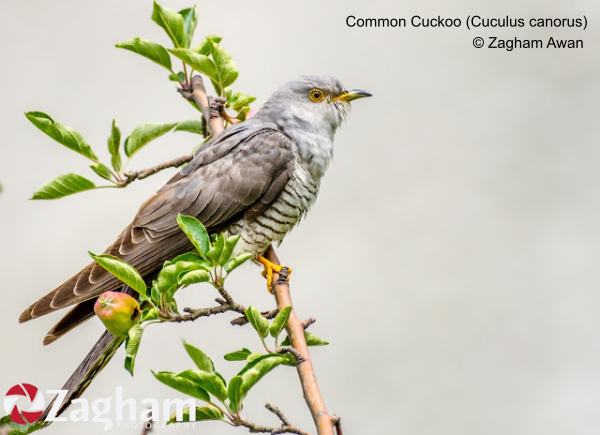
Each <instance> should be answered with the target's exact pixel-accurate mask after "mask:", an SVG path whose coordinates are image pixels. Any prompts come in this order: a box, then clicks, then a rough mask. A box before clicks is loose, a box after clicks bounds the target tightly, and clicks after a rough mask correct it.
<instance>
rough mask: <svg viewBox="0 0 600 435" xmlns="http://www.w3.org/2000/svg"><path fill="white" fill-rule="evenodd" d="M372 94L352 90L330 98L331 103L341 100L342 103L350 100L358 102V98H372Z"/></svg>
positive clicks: (360, 90)
mask: <svg viewBox="0 0 600 435" xmlns="http://www.w3.org/2000/svg"><path fill="white" fill-rule="evenodd" d="M372 96H373V94H370V93H369V92H367V91H363V90H362V89H352V90H351V91H346V92H344V93H343V94H341V95H339V96H337V97H335V98H332V99H331V101H335V100H342V101H344V102H346V103H347V102H349V101H352V100H358V99H359V98H365V97H372Z"/></svg>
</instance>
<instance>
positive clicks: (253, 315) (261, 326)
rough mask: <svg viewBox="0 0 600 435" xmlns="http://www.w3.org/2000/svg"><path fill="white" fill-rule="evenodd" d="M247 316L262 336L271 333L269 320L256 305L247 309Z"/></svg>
mask: <svg viewBox="0 0 600 435" xmlns="http://www.w3.org/2000/svg"><path fill="white" fill-rule="evenodd" d="M246 318H247V319H248V321H249V322H250V324H251V325H252V327H253V328H254V329H255V330H256V332H258V335H260V336H261V337H262V338H265V337H266V336H267V335H268V334H269V321H268V320H267V319H265V318H264V317H263V316H262V315H261V314H260V311H258V310H257V309H256V307H252V306H251V307H249V308H248V309H247V310H246Z"/></svg>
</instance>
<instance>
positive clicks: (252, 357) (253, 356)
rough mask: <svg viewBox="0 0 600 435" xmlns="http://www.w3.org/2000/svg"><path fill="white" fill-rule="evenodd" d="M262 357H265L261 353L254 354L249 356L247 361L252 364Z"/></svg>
mask: <svg viewBox="0 0 600 435" xmlns="http://www.w3.org/2000/svg"><path fill="white" fill-rule="evenodd" d="M261 356H263V354H262V353H260V352H252V353H251V354H250V355H248V358H246V359H247V360H248V362H249V363H251V362H252V361H254V360H255V359H258V358H260V357H261Z"/></svg>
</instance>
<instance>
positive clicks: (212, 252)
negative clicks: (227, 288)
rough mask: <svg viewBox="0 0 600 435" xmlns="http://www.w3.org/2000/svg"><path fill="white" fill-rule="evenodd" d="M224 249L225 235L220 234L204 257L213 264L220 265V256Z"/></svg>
mask: <svg viewBox="0 0 600 435" xmlns="http://www.w3.org/2000/svg"><path fill="white" fill-rule="evenodd" d="M224 248H225V234H224V233H221V234H219V236H218V237H217V240H216V241H215V242H214V243H213V245H212V247H211V248H210V249H209V250H208V253H207V254H206V256H207V257H208V258H209V259H210V260H212V262H213V264H215V265H216V264H220V262H219V260H220V259H221V254H222V253H223V249H224Z"/></svg>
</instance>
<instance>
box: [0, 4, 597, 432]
mask: <svg viewBox="0 0 600 435" xmlns="http://www.w3.org/2000/svg"><path fill="white" fill-rule="evenodd" d="M192 2H193V0H169V1H165V2H164V4H165V5H166V6H168V7H171V8H173V9H177V10H178V9H182V8H184V7H188V6H190V5H191V4H193V3H192ZM2 3H3V4H2V13H1V14H0V41H2V42H1V44H2V53H3V56H2V58H3V65H4V66H3V68H2V69H1V70H0V95H1V96H2V103H1V104H0V119H1V122H2V129H0V147H1V148H0V150H1V154H0V181H1V182H2V185H3V186H4V191H3V193H2V194H1V195H0V244H1V246H2V250H1V251H0V263H1V265H2V266H1V267H2V294H3V295H4V296H3V299H2V316H1V317H0V329H1V331H2V351H1V352H0V354H1V355H2V357H1V358H0V361H1V362H0V364H1V366H0V367H1V371H0V393H2V392H3V391H6V390H7V389H8V388H9V387H10V386H12V385H14V384H15V383H18V382H29V383H32V384H35V385H37V386H38V387H40V388H41V389H42V390H48V389H57V388H60V387H61V386H62V384H63V381H64V380H65V379H66V378H67V377H68V376H69V375H70V374H71V372H72V370H73V369H74V368H75V367H76V366H77V364H78V363H79V361H80V360H81V358H82V357H83V356H84V355H85V354H86V353H87V351H88V349H89V348H90V347H91V345H92V343H93V342H95V340H96V338H97V336H99V335H100V333H101V332H102V330H103V327H102V325H101V323H100V322H99V321H97V320H95V319H92V320H91V321H89V322H87V323H86V324H85V325H84V326H82V327H80V328H78V329H77V330H75V331H73V332H72V333H70V334H69V335H67V336H65V337H64V338H62V339H61V340H59V341H58V342H56V343H55V344H53V345H52V346H49V347H46V348H44V347H42V345H41V342H42V338H43V336H44V334H45V332H46V330H48V329H49V328H50V327H51V326H52V325H53V324H54V323H55V322H56V321H57V320H58V319H59V316H58V315H54V316H48V317H45V318H42V319H39V320H37V321H33V322H31V323H28V324H24V325H19V324H18V323H17V318H18V316H19V314H20V312H21V311H22V310H23V309H24V308H26V307H27V306H28V305H29V304H30V303H31V302H33V301H34V300H36V299H38V298H39V297H41V296H42V295H43V294H45V293H46V292H47V291H50V290H52V289H53V288H54V287H55V286H57V285H59V284H60V283H62V282H63V281H64V280H66V279H67V278H69V277H70V276H71V275H72V274H74V273H75V272H77V271H78V270H79V269H80V268H82V267H83V266H85V265H86V264H87V263H88V262H89V257H88V255H87V251H88V250H91V251H93V252H100V251H102V250H103V249H104V248H105V247H106V246H108V245H109V244H110V243H111V242H112V241H113V239H114V238H115V237H116V235H118V234H119V233H120V231H121V229H122V228H123V227H124V226H125V225H126V224H127V223H128V222H129V221H130V219H131V218H132V217H133V215H134V214H135V212H136V210H137V208H138V206H139V205H140V204H141V202H142V201H143V200H144V199H145V198H146V197H147V196H148V195H150V194H151V193H152V192H153V191H155V190H156V189H157V188H158V187H159V186H160V185H161V184H162V183H163V182H164V181H165V180H166V179H168V178H169V177H170V176H171V175H172V173H173V171H174V170H171V171H170V172H169V171H165V172H164V173H161V174H160V175H158V176H155V177H152V178H150V179H147V180H145V181H141V182H136V183H134V184H133V185H132V186H130V187H129V188H127V189H124V190H113V189H108V190H100V191H94V192H88V193H82V194H78V195H75V196H72V197H68V198H65V199H62V200H58V201H47V202H43V201H37V202H33V201H28V200H27V198H28V197H30V195H31V193H32V192H33V191H34V190H35V189H36V188H37V187H38V186H40V185H41V184H42V183H43V182H45V181H46V180H48V179H50V178H52V177H54V176H55V175H58V174H60V173H67V172H77V173H81V174H83V175H86V176H90V178H93V177H94V175H93V174H92V173H91V171H90V170H89V169H88V168H87V167H86V160H85V159H84V158H83V157H80V156H78V155H76V154H75V153H73V152H70V151H69V150H67V149H66V148H63V147H61V146H60V145H58V144H56V143H55V142H53V141H52V140H51V139H49V138H47V137H46V136H45V135H43V134H42V133H41V132H39V131H38V130H37V129H36V128H34V127H33V126H32V125H31V124H30V123H29V122H28V121H27V120H26V118H25V117H24V116H23V112H25V111H29V110H42V111H45V112H47V113H49V114H50V115H51V116H53V117H54V118H55V119H56V120H59V121H60V122H63V123H65V124H67V125H70V126H72V127H74V128H76V129H77V130H79V131H80V132H81V133H82V134H83V135H84V136H85V137H86V139H87V140H88V141H89V142H90V143H91V144H92V145H93V146H94V149H95V150H96V151H97V153H98V154H99V155H100V156H101V157H102V158H104V159H107V152H106V145H105V144H106V137H107V135H108V132H109V127H110V123H111V120H112V119H113V117H114V118H116V119H117V122H118V124H119V125H120V127H121V128H122V130H123V133H124V135H126V134H129V133H130V132H131V130H132V129H133V128H134V127H135V126H136V125H138V124H141V123H144V122H149V121H179V120H184V119H190V118H193V117H194V116H196V115H197V113H196V112H195V111H193V110H192V109H191V108H190V107H189V105H188V104H187V103H185V102H184V101H183V100H182V99H181V98H180V97H179V95H178V94H177V93H176V92H175V86H174V84H173V83H171V82H169V81H168V80H167V79H166V74H165V70H163V69H162V68H161V67H159V66H157V65H154V64H153V63H151V62H150V61H148V60H146V59H143V58H141V57H139V56H137V55H135V54H133V53H130V52H127V51H124V50H119V49H116V48H114V44H115V43H118V42H121V41H123V40H125V39H128V38H131V37H135V36H140V37H143V38H146V39H150V40H154V41H157V42H161V43H164V44H167V42H168V40H167V38H166V36H165V35H164V33H163V31H162V29H160V28H159V27H157V26H156V25H155V24H154V23H153V22H152V21H151V20H150V15H151V10H152V3H151V2H150V1H149V0H135V1H127V2H123V1H116V0H110V1H102V2H100V1H88V0H86V1H65V0H53V1H44V0H35V1H34V0H20V1H18V2H2ZM199 6H200V14H201V17H200V22H199V25H198V30H197V32H196V34H197V39H199V38H200V37H201V36H202V35H205V34H208V33H216V34H219V35H222V36H223V37H224V39H223V45H224V46H225V48H226V49H227V50H228V51H229V52H230V53H231V54H232V56H233V58H234V60H235V61H236V63H237V65H238V68H239V70H240V78H239V80H238V81H237V82H236V83H235V85H234V88H235V89H236V90H239V91H243V92H246V93H249V94H252V95H256V96H257V97H258V101H257V104H259V103H260V102H262V101H264V100H265V99H266V98H267V97H268V95H269V94H270V93H271V92H272V91H273V90H274V89H275V88H276V87H277V86H278V85H280V84H282V83H284V82H286V81H288V80H291V79H294V78H296V77H298V76H300V75H304V74H327V75H333V76H336V77H338V78H339V79H341V80H342V81H343V82H344V83H345V84H346V85H347V86H348V87H349V88H363V89H367V90H369V91H371V92H372V93H373V94H374V95H375V97H374V98H372V99H369V100H361V101H359V102H357V103H356V104H355V105H354V106H355V107H354V110H353V113H352V115H351V116H350V119H349V120H348V122H347V124H346V125H345V126H344V127H343V128H342V130H341V131H340V132H339V134H338V136H337V138H336V157H335V160H334V163H333V164H332V166H331V168H330V170H329V172H328V174H327V175H326V177H325V179H324V181H323V184H322V190H321V193H320V196H319V200H318V201H317V204H316V206H315V207H314V209H313V210H312V212H311V213H309V215H308V217H307V219H306V220H305V221H304V222H303V223H302V224H301V225H300V226H299V227H298V228H297V229H296V230H295V231H294V232H293V233H292V234H291V235H290V236H289V237H288V238H287V239H286V240H285V242H284V243H283V245H282V247H281V248H280V249H279V250H278V253H279V256H280V257H281V258H282V259H283V261H284V262H285V263H286V264H289V265H290V266H292V267H293V268H294V274H293V276H292V291H293V296H294V301H295V304H296V309H297V311H298V313H299V315H300V316H301V317H304V318H306V317H309V316H314V317H316V318H317V323H316V324H315V325H314V326H313V327H312V331H313V332H314V333H315V334H317V335H320V336H322V337H323V338H325V339H327V340H329V341H330V342H331V345H330V346H328V347H324V348H315V349H314V350H313V357H314V363H315V366H316V369H317V375H318V378H319V381H320V385H321V388H322V392H323V394H324V397H325V399H326V403H327V405H328V408H329V411H330V412H332V413H336V414H339V415H340V416H342V418H343V423H344V427H345V431H346V432H347V433H348V434H359V433H363V434H364V433H371V434H372V433H402V434H427V435H436V434H444V435H448V434H460V435H465V434H486V435H492V434H502V435H504V434H512V435H518V434H524V435H525V434H528V435H529V434H541V433H543V434H546V435H550V434H566V433H568V434H597V433H598V432H599V431H600V412H599V407H600V340H599V331H600V316H598V310H599V305H600V267H599V259H600V229H599V221H600V196H599V195H598V186H599V185H600V171H599V170H598V168H599V161H600V146H599V139H600V127H599V126H600V123H599V122H598V120H597V116H598V115H597V113H598V101H599V98H600V92H599V91H600V86H599V79H598V77H599V74H600V59H599V57H598V47H599V43H600V38H599V36H600V35H599V32H598V24H599V23H600V14H599V12H600V3H598V2H593V1H587V2H585V1H574V2H544V1H532V0H527V1H519V2H517V1H511V2H501V1H490V2H486V4H485V5H483V4H482V3H480V2H471V1H457V2H452V3H451V2H443V1H437V2H434V1H430V2H416V1H406V2H393V3H392V2H385V1H378V0H374V1H369V2H364V1H341V0H339V1H328V2H324V1H303V2H276V1H273V0H271V1H267V0H255V1H244V2H240V1H230V2H220V1H204V2H201V3H199ZM351 14H352V15H356V16H357V17H407V18H410V17H411V16H413V15H421V16H423V17H437V16H438V15H441V16H443V17H458V18H461V20H462V21H463V23H464V21H465V19H466V17H467V15H469V14H480V15H482V16H486V17H497V18H502V17H505V16H507V15H508V16H510V17H513V18H525V19H529V18H532V17H542V18H546V17H554V18H569V17H581V16H582V15H584V14H585V15H586V16H587V19H588V22H589V26H588V28H587V30H585V31H584V30H581V29H568V28H567V29H546V30H543V29H537V30H536V29H530V28H529V27H527V28H523V29H482V30H473V31H468V30H467V29H466V27H465V26H464V24H463V27H461V28H460V29H432V28H429V29H414V28H406V29H393V28H390V29H386V28H379V29H364V28H363V29H358V28H354V29H350V28H348V27H346V25H345V18H346V16H348V15H351ZM492 35H495V36H499V37H504V38H514V37H519V38H541V39H544V40H545V39H547V38H548V37H549V36H553V37H555V38H573V39H583V40H584V48H583V49H579V50H553V49H540V50H520V51H519V50H516V51H512V52H507V51H505V50H492V49H486V48H482V49H476V48H474V47H473V46H472V40H473V38H474V37H476V36H481V37H484V38H487V37H488V36H492ZM197 142H198V139H197V137H196V136H194V135H191V134H188V133H176V134H169V135H167V136H165V137H163V138H161V139H159V140H157V141H156V142H154V143H152V144H150V145H149V146H148V147H147V148H146V149H145V150H144V151H142V152H140V153H139V155H137V156H136V157H135V159H134V160H133V163H132V169H140V168H144V167H147V166H151V165H153V164H155V163H158V162H161V161H164V160H166V159H169V158H172V157H176V156H179V155H181V154H183V153H186V152H188V151H189V150H190V149H191V148H192V147H193V146H194V145H196V143H197ZM230 287H231V291H232V293H233V294H234V295H235V296H236V298H238V299H239V300H240V302H242V303H245V304H250V303H254V304H256V305H258V306H259V307H261V308H263V309H267V308H269V307H271V306H272V301H271V297H270V296H269V295H268V294H267V292H266V291H265V288H264V287H265V285H264V280H263V279H262V278H261V277H260V274H259V269H258V268H256V267H252V266H246V267H245V268H243V270H241V271H240V272H239V273H236V274H235V276H234V277H233V279H232V280H231V283H230ZM213 297H214V294H213V293H212V292H211V291H210V289H209V288H208V287H192V288H189V289H187V290H184V291H182V292H181V294H180V298H181V302H180V305H181V306H186V305H191V306H203V305H204V306H206V305H208V304H209V303H210V300H211V299H212V298H213ZM230 319H231V316H228V315H227V316H219V317H217V318H210V319H203V320H200V321H198V322H195V323H193V324H186V325H165V326H163V327H152V328H149V329H148V330H147V332H146V335H145V337H144V340H143V342H142V346H141V349H140V353H139V356H138V360H137V363H136V376H135V378H131V377H130V376H129V374H128V373H127V372H126V371H125V370H124V369H123V358H124V353H123V351H122V349H121V351H120V353H119V354H118V355H117V357H116V358H115V359H114V360H113V362H112V363H111V364H110V366H109V367H108V368H107V369H106V370H105V371H104V372H103V373H102V374H101V375H100V376H99V378H98V380H97V382H95V383H94V384H93V385H92V386H91V387H90V388H89V389H88V391H87V392H86V393H85V397H86V398H88V399H94V398H99V397H106V396H108V395H114V391H115V387H116V386H117V385H122V386H123V387H124V389H125V396H126V397H133V398H136V399H138V400H141V399H143V398H147V397H157V398H159V399H162V398H167V397H178V394H177V393H175V392H174V391H172V390H170V389H168V388H167V387H166V386H163V385H162V384H159V383H158V382H157V381H155V380H154V379H153V377H152V375H151V373H150V369H153V370H171V371H178V370H183V369H186V368H189V367H191V361H190V360H189V359H188V358H187V355H186V354H185V351H184V349H183V347H182V346H181V343H180V340H179V338H180V337H181V338H185V339H186V340H188V341H189V342H191V343H193V344H195V345H197V346H199V347H201V348H202V349H204V350H206V351H207V352H208V353H209V354H210V355H211V356H213V358H214V359H215V361H216V363H217V366H218V369H219V370H220V371H221V372H223V373H224V374H225V375H226V376H232V375H233V374H235V373H236V372H237V371H238V370H239V369H240V368H241V365H240V363H228V362H225V361H223V360H222V359H221V357H220V356H221V355H222V354H223V353H225V352H228V351H232V350H235V349H237V348H239V347H240V346H242V345H246V344H248V343H253V344H254V348H255V349H259V346H260V343H259V342H258V340H257V338H256V337H255V335H254V333H253V332H252V331H251V330H250V329H249V328H238V327H236V328H234V327H230V326H228V321H229V320H230ZM266 401H271V402H273V403H275V404H277V405H278V406H280V407H281V408H282V409H283V410H284V411H285V413H286V414H287V415H288V416H289V417H290V419H291V420H292V421H293V422H294V423H296V424H298V425H300V426H302V427H304V428H306V429H308V430H311V431H312V430H313V429H312V422H311V419H310V416H309V414H308V412H307V410H306V408H305V406H304V402H303V400H302V396H301V390H300V386H299V382H298V380H297V377H296V374H295V372H294V371H293V370H291V369H287V370H286V369H278V370H277V371H276V372H274V373H273V374H271V375H269V378H267V379H266V381H263V382H261V383H260V384H259V385H258V386H257V387H256V389H255V391H253V392H252V394H251V396H250V398H249V400H248V402H247V403H246V407H245V415H246V416H247V417H248V418H249V419H253V420H255V421H257V422H261V423H265V424H274V425H277V421H276V419H275V418H274V416H272V415H271V414H269V413H268V412H267V411H266V410H264V408H263V405H264V403H265V402H266ZM82 430H85V431H86V433H87V434H89V435H92V434H102V433H104V431H103V428H102V426H101V425H99V424H92V423H89V424H75V423H70V424H61V425H59V424H56V425H54V426H52V427H51V428H49V429H48V430H47V433H48V434H49V435H51V434H79V433H81V431H82ZM112 432H113V433H115V434H138V433H139V430H137V429H132V428H118V429H114V430H113V431H112ZM156 433H157V434H162V433H173V434H182V433H211V434H234V433H244V430H243V429H235V428H231V427H229V426H226V425H224V424H220V423H205V424H202V426H197V428H196V430H193V431H192V430H187V431H186V430H183V429H177V428H173V429H169V430H157V431H156Z"/></svg>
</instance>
